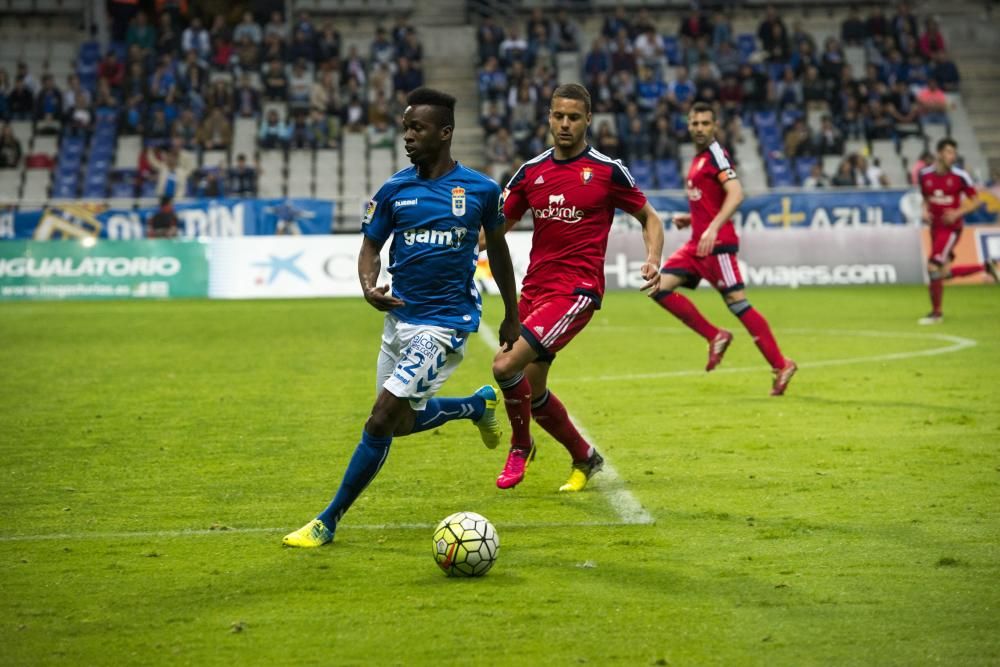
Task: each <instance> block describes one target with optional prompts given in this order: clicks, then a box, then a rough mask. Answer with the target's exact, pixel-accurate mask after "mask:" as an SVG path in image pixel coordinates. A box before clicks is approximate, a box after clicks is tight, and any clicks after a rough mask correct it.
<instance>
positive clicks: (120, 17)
mask: <svg viewBox="0 0 1000 667" xmlns="http://www.w3.org/2000/svg"><path fill="white" fill-rule="evenodd" d="M138 11H139V3H138V2H136V1H135V0H109V1H108V16H109V17H110V18H111V39H113V40H114V41H116V42H120V41H122V40H123V39H125V35H126V31H127V30H128V27H129V24H130V23H131V21H132V19H133V18H134V17H135V15H136V12H138Z"/></svg>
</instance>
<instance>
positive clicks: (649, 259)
mask: <svg viewBox="0 0 1000 667" xmlns="http://www.w3.org/2000/svg"><path fill="white" fill-rule="evenodd" d="M632 217H633V218H635V219H636V220H638V221H639V223H640V224H642V242H643V244H645V246H646V261H645V262H643V264H642V266H641V267H640V268H639V273H641V274H642V277H643V278H644V279H645V280H647V281H649V283H652V282H653V281H654V279H657V280H658V279H659V275H660V262H661V261H662V259H663V219H662V218H660V214H659V213H657V212H656V209H654V208H653V207H652V205H651V204H650V203H649V202H648V201H647V202H646V203H645V204H643V206H642V208H640V209H639V210H638V211H636V212H635V213H633V214H632ZM643 289H648V288H643Z"/></svg>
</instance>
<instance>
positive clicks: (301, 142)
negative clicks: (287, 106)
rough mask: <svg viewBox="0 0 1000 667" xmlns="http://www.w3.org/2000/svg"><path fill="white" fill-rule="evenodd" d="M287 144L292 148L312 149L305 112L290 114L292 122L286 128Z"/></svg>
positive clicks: (308, 122) (299, 111)
mask: <svg viewBox="0 0 1000 667" xmlns="http://www.w3.org/2000/svg"><path fill="white" fill-rule="evenodd" d="M288 143H289V145H290V146H291V147H292V148H311V147H312V136H311V127H310V121H309V116H308V114H307V113H306V112H305V110H298V111H293V112H292V122H291V123H289V126H288Z"/></svg>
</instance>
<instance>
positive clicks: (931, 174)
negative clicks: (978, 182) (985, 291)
mask: <svg viewBox="0 0 1000 667" xmlns="http://www.w3.org/2000/svg"><path fill="white" fill-rule="evenodd" d="M957 159H958V144H956V143H955V141H954V139H948V138H944V139H942V140H941V141H939V142H938V144H937V159H935V160H934V164H932V165H929V166H927V167H924V168H923V169H921V170H920V172H919V174H918V176H917V179H918V182H919V184H920V194H922V195H923V196H924V216H923V217H924V222H926V223H929V224H930V226H931V256H930V257H928V258H927V274H928V275H929V276H930V279H931V284H930V292H931V312H930V313H928V314H927V316H926V317H921V318H920V319H919V320H917V321H918V322H919V323H920V324H939V323H940V322H941V321H942V320H943V319H944V316H943V315H942V313H941V301H942V299H943V297H944V281H945V279H947V278H952V277H957V276H971V275H975V274H977V273H979V272H981V271H985V272H987V273H988V274H990V276H992V277H993V280H995V281H997V282H1000V279H998V278H997V269H996V266H995V265H994V263H993V262H991V261H989V260H987V261H986V263H985V264H962V265H959V266H952V265H951V261H952V260H953V259H954V258H955V253H954V252H953V250H954V248H955V243H957V242H958V237H959V236H961V235H962V218H963V217H964V216H965V215H968V214H969V213H972V212H973V211H975V210H976V209H977V208H979V207H980V206H981V205H982V203H983V202H982V201H981V200H980V199H979V195H978V193H977V192H976V188H975V186H974V185H973V184H972V178H971V177H970V176H969V174H968V173H966V172H965V171H963V170H961V169H959V168H958V167H956V166H955V161H956V160H957ZM962 195H965V201H964V202H963V201H962Z"/></svg>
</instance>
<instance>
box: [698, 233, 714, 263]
mask: <svg viewBox="0 0 1000 667" xmlns="http://www.w3.org/2000/svg"><path fill="white" fill-rule="evenodd" d="M715 237H716V232H715V230H713V229H706V230H705V233H704V234H702V235H701V239H700V240H699V241H698V250H697V252H696V253H695V254H697V255H698V257H705V256H707V255H709V254H710V253H711V252H712V248H714V247H715Z"/></svg>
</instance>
